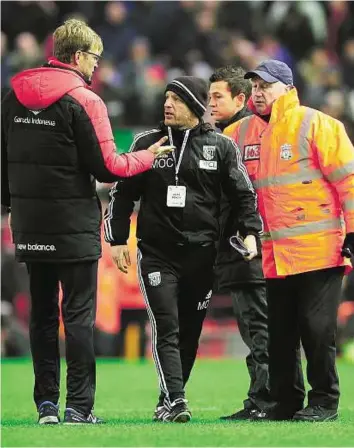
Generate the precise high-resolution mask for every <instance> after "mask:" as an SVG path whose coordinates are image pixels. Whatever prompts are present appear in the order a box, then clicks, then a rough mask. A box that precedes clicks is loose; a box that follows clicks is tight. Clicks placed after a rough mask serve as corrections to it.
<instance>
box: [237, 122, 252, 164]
mask: <svg viewBox="0 0 354 448" xmlns="http://www.w3.org/2000/svg"><path fill="white" fill-rule="evenodd" d="M251 118H252V115H250V116H249V117H247V118H245V119H244V120H243V122H242V123H241V124H240V130H239V133H238V140H237V142H236V143H237V145H238V147H239V148H240V151H241V154H242V158H243V153H244V148H245V138H246V134H247V130H248V126H249V124H250V119H251Z"/></svg>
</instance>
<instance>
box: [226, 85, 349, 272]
mask: <svg viewBox="0 0 354 448" xmlns="http://www.w3.org/2000/svg"><path fill="white" fill-rule="evenodd" d="M249 106H251V108H252V101H251V102H250V104H249ZM232 137H233V139H234V140H235V141H236V142H237V144H238V146H239V147H240V148H241V151H242V152H243V157H244V159H245V160H247V158H252V157H253V160H254V163H253V167H252V169H249V174H250V178H251V180H252V182H253V185H254V186H255V188H256V190H257V194H258V206H259V211H260V214H261V216H262V218H263V222H264V235H263V238H262V254H263V272H264V275H265V277H266V278H274V277H282V276H286V275H292V274H299V273H301V272H307V271H314V270H318V269H324V268H329V267H334V266H347V272H349V270H350V267H349V266H350V263H349V260H348V259H346V258H343V257H342V256H341V255H340V252H341V248H342V245H343V241H344V237H345V234H346V232H347V233H349V232H354V147H353V145H352V143H351V142H350V140H349V137H348V135H347V134H346V131H345V129H344V126H343V124H342V123H340V122H339V121H338V120H335V119H334V118H331V117H330V116H328V115H326V114H323V113H322V112H319V111H317V110H314V109H310V108H308V107H304V106H300V103H299V99H298V95H297V91H296V89H295V88H293V89H292V90H291V91H289V92H288V93H287V94H285V95H283V96H282V97H280V98H279V99H278V100H277V101H276V102H275V103H274V104H273V107H272V113H271V117H270V121H269V123H266V122H265V121H263V120H262V119H261V118H259V117H258V116H256V115H253V116H250V117H246V118H244V119H243V120H240V121H239V122H237V126H236V127H235V129H234V134H233V136H232ZM248 166H249V164H248Z"/></svg>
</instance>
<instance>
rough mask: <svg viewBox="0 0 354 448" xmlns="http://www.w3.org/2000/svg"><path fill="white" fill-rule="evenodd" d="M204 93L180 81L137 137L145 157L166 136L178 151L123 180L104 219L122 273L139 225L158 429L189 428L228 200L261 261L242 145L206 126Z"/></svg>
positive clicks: (193, 82)
mask: <svg viewBox="0 0 354 448" xmlns="http://www.w3.org/2000/svg"><path fill="white" fill-rule="evenodd" d="M207 96H208V86H207V83H206V82H205V81H204V80H202V79H200V78H195V77H193V76H182V77H179V78H176V79H175V80H173V81H172V82H170V83H169V84H168V85H167V87H166V92H165V105H164V117H165V118H164V123H163V124H161V125H160V127H159V128H157V129H152V130H150V131H147V132H144V133H142V134H139V135H137V136H136V138H135V140H134V142H133V145H132V148H131V150H132V152H134V153H139V151H140V149H141V148H144V147H145V146H146V145H149V144H150V142H152V141H154V140H155V139H156V138H161V137H162V136H165V135H167V136H168V138H169V142H170V144H171V145H175V147H176V149H175V152H174V153H173V154H170V155H167V156H166V157H165V158H163V159H159V160H158V161H156V162H155V163H154V166H153V169H152V170H151V171H150V172H149V173H144V174H141V175H139V176H136V177H135V178H131V179H124V180H120V181H118V182H117V183H116V185H115V186H114V187H113V189H112V191H111V201H110V204H109V207H108V209H107V212H106V214H105V238H106V241H108V242H109V243H110V244H111V245H112V255H113V258H114V260H115V262H116V264H117V266H118V268H119V269H120V270H121V271H122V272H125V273H126V272H127V269H128V266H129V265H130V256H129V252H128V248H127V239H128V236H129V222H130V215H131V213H132V211H133V207H134V201H137V200H139V199H141V203H140V211H139V216H138V226H137V237H138V249H139V250H138V269H139V278H140V285H141V290H142V293H143V295H144V298H145V302H146V306H147V310H148V314H149V317H150V321H151V327H152V352H153V356H154V360H155V364H156V368H157V372H158V376H159V383H160V391H161V394H160V398H159V402H158V405H157V408H156V410H155V415H154V420H159V421H171V422H172V421H174V422H187V421H189V420H190V418H191V414H190V411H189V410H188V408H187V401H186V399H185V392H184V386H185V384H186V382H187V380H188V378H189V375H190V373H191V370H192V367H193V364H194V361H195V358H196V353H197V348H198V340H199V336H200V333H201V329H202V324H203V320H204V317H205V314H206V310H207V307H208V304H209V300H210V297H211V294H212V283H213V265H214V261H215V255H216V250H215V243H216V241H217V239H218V235H219V224H218V220H219V212H220V210H219V205H220V198H221V194H222V191H224V192H225V194H226V195H227V197H228V198H229V200H230V202H231V204H232V207H233V210H234V212H235V214H237V215H238V218H239V230H240V234H241V235H242V237H243V238H244V243H245V245H246V247H247V248H248V253H245V257H246V258H247V259H248V260H251V259H252V258H253V257H254V256H255V255H256V254H257V244H256V239H257V237H258V235H259V232H260V231H261V229H262V223H261V220H260V217H259V215H258V212H257V207H256V196H255V193H254V190H253V187H252V184H251V182H250V180H249V178H248V175H247V172H246V169H245V167H244V165H243V163H242V161H241V156H240V152H239V150H238V148H237V146H236V144H235V143H234V142H233V141H232V140H231V139H229V138H228V137H225V136H223V135H222V134H218V133H216V132H215V131H214V130H213V129H212V127H211V126H210V125H208V124H205V123H203V121H202V116H203V114H204V112H205V109H206V103H207Z"/></svg>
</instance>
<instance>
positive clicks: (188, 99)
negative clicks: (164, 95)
mask: <svg viewBox="0 0 354 448" xmlns="http://www.w3.org/2000/svg"><path fill="white" fill-rule="evenodd" d="M168 90H170V91H171V92H174V93H175V94H176V95H178V96H179V97H180V98H181V99H182V101H184V102H185V103H186V104H187V106H188V108H189V109H190V110H191V111H192V112H193V113H194V114H195V115H196V116H197V117H198V118H202V116H203V115H204V113H205V111H206V106H207V102H208V93H209V87H208V84H207V82H206V81H204V79H202V78H197V77H195V76H180V77H178V78H175V79H174V80H173V81H171V82H170V83H168V84H167V87H166V90H165V92H167V91H168Z"/></svg>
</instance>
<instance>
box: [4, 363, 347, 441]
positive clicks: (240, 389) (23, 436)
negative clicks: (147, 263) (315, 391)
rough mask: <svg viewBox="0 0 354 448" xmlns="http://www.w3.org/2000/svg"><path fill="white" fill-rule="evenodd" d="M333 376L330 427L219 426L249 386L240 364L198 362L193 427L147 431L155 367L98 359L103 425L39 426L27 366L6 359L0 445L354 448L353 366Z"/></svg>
mask: <svg viewBox="0 0 354 448" xmlns="http://www.w3.org/2000/svg"><path fill="white" fill-rule="evenodd" d="M338 369H339V373H340V378H341V387H342V398H341V406H340V419H339V420H338V421H336V422H330V423H322V424H321V423H317V424H313V423H312V424H311V423H296V422H293V423H291V422H289V423H282V422H275V423H265V422H263V423H258V422H254V423H251V422H244V423H232V422H231V423H222V422H220V421H219V420H218V417H219V416H220V415H224V414H227V413H230V412H231V411H234V410H236V409H238V408H240V406H241V403H242V400H243V398H244V395H245V391H246V389H247V383H248V379H247V372H246V368H245V365H244V363H243V362H242V361H235V360H215V361H214V360H200V361H198V362H197V364H196V366H195V370H194V372H193V375H192V378H191V380H190V383H189V385H188V389H187V394H188V399H189V400H190V408H191V410H192V413H193V420H192V421H191V422H190V423H189V424H186V425H182V424H173V423H167V424H163V423H157V424H156V423H155V424H153V423H152V422H151V416H152V411H153V409H154V406H155V404H156V397H157V380H156V376H155V369H154V366H153V364H152V363H151V362H144V363H123V362H117V361H113V360H112V361H111V360H102V361H99V362H98V369H97V370H98V371H97V377H98V384H97V399H96V413H97V415H99V416H102V417H104V418H105V419H106V421H107V423H106V424H105V425H102V426H95V425H93V426H88V425H87V426H61V425H59V426H44V427H43V426H41V427H39V426H37V425H36V424H35V421H36V418H37V414H36V412H35V408H34V405H33V402H32V384H33V375H32V365H31V363H30V361H29V360H14V361H8V360H5V361H3V363H2V434H1V438H2V440H1V442H2V443H1V446H4V447H10V446H46V447H54V446H57V447H59V446H60V447H62V446H86V447H88V446H96V447H105V446H175V447H177V446H179V447H183V446H204V447H206V446H353V445H354V384H353V383H354V365H353V364H346V363H343V362H339V364H338ZM63 372H64V366H63ZM62 390H63V392H64V384H63V387H62ZM63 397H64V395H63ZM63 400H64V399H62V408H63V406H64V402H63Z"/></svg>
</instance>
